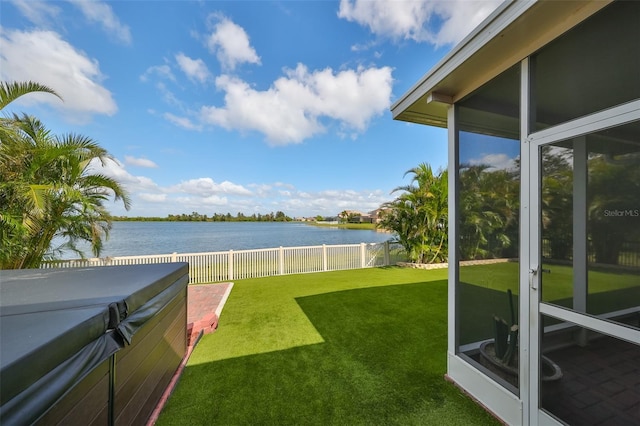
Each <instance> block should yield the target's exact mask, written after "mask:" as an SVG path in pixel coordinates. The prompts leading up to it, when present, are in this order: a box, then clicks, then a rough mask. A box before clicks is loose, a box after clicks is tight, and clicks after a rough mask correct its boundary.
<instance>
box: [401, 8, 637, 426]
mask: <svg viewBox="0 0 640 426" xmlns="http://www.w3.org/2000/svg"><path fill="white" fill-rule="evenodd" d="M391 111H392V114H393V118H394V119H396V120H402V121H408V122H413V123H419V124H424V125H428V126H438V127H445V128H447V129H448V145H449V164H448V170H449V171H450V173H449V253H450V256H451V257H450V259H449V309H448V312H449V317H448V327H449V339H448V342H449V343H448V350H447V358H448V361H447V377H448V378H449V380H451V381H452V382H454V383H455V384H456V385H457V386H459V387H460V388H462V389H464V390H465V391H466V392H467V393H468V394H469V395H471V396H472V397H473V398H475V399H476V400H477V401H479V402H480V403H481V404H482V405H483V406H484V407H486V408H487V409H488V410H490V411H491V412H493V413H494V414H495V415H496V416H497V417H499V418H500V419H501V420H502V421H504V422H505V423H507V424H510V425H560V424H573V425H595V424H598V425H605V424H611V425H623V424H629V425H630V424H636V425H637V424H640V362H639V360H640V320H639V319H640V263H639V261H638V259H640V243H639V241H640V213H639V212H640V2H638V1H613V2H611V1H578V0H576V1H530V0H526V1H520V0H516V1H506V2H505V3H504V4H502V5H501V6H500V7H499V8H498V9H497V10H496V11H495V12H494V13H493V14H491V16H489V17H488V18H487V19H486V20H485V21H484V22H483V23H482V24H480V26H479V27H477V28H476V29H475V30H474V31H473V32H472V33H471V34H470V35H469V36H467V37H466V38H465V39H464V40H463V41H462V42H461V43H460V44H459V45H458V46H457V47H455V48H454V49H453V50H452V51H451V52H450V53H449V54H448V55H447V56H446V57H445V58H444V59H443V60H442V61H441V62H440V63H438V64H437V65H436V66H435V67H434V68H433V69H432V70H431V71H429V72H428V73H427V74H426V75H425V76H424V77H423V78H422V79H420V81H418V82H417V83H416V84H415V85H414V86H413V87H412V88H411V89H410V90H409V91H408V92H407V93H405V94H404V95H403V96H402V97H401V98H400V99H399V100H398V101H397V102H396V103H395V104H394V105H392V107H391ZM513 185H516V188H519V191H511V192H509V191H507V190H506V189H505V188H507V187H511V188H513ZM509 193H511V194H516V195H515V196H508V195H505V194H509ZM496 257H511V258H512V260H515V262H513V261H512V262H505V263H489V259H491V258H496ZM513 258H515V259H513ZM467 260H473V261H474V262H475V263H481V265H478V266H464V267H463V266H461V265H462V262H464V261H467ZM491 262H496V260H495V259H491ZM482 263H484V264H482ZM507 289H509V290H511V291H512V298H511V300H512V301H513V303H514V310H513V312H514V313H513V317H512V314H511V310H510V308H509V296H508V293H507ZM501 318H502V319H503V320H504V322H505V324H504V326H503V325H502V319H501ZM512 324H515V325H516V327H511V328H509V326H511V325H512ZM496 330H497V331H496ZM502 331H504V335H503V334H502ZM425 337H426V338H428V331H426V330H425ZM503 346H504V347H503ZM509 348H511V349H509ZM504 349H506V350H504ZM492 351H493V353H495V352H501V353H502V352H503V356H502V359H501V360H496V357H495V356H494V355H492ZM509 352H510V353H509ZM427 391H428V390H425V392H427Z"/></svg>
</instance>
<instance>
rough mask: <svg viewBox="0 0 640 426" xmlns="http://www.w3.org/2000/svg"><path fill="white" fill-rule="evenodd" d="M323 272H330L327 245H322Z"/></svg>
mask: <svg viewBox="0 0 640 426" xmlns="http://www.w3.org/2000/svg"><path fill="white" fill-rule="evenodd" d="M322 270H323V271H328V270H329V259H328V258H327V245H326V244H323V245H322Z"/></svg>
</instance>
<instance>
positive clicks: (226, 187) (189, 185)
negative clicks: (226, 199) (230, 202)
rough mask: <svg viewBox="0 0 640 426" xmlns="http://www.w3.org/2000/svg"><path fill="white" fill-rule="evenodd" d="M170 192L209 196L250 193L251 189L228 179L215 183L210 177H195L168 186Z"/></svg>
mask: <svg viewBox="0 0 640 426" xmlns="http://www.w3.org/2000/svg"><path fill="white" fill-rule="evenodd" d="M168 190H169V191H170V192H185V193H187V194H193V195H200V196H202V197H210V196H212V195H216V194H233V195H252V193H251V191H249V190H248V189H246V188H245V187H243V186H242V185H236V184H234V183H232V182H229V181H224V182H222V183H216V182H214V181H213V179H211V178H197V179H190V180H187V181H184V182H180V183H179V184H177V185H173V186H171V187H170V188H168Z"/></svg>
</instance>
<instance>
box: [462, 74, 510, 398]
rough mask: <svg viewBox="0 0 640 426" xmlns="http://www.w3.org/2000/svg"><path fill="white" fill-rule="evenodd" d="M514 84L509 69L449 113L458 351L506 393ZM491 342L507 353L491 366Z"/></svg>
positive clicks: (508, 385)
mask: <svg viewBox="0 0 640 426" xmlns="http://www.w3.org/2000/svg"><path fill="white" fill-rule="evenodd" d="M519 82H520V73H519V67H518V66H515V67H513V68H511V69H509V70H507V71H505V72H504V73H503V74H501V75H500V76H498V77H496V78H495V79H494V80H492V81H490V82H489V83H487V84H486V85H485V86H483V87H481V88H480V89H478V90H477V91H476V92H474V93H472V94H471V95H470V96H469V97H468V98H466V99H465V100H463V101H462V102H460V103H459V104H458V105H457V106H456V108H457V110H456V111H457V112H456V123H457V125H458V129H459V132H458V158H459V162H458V170H457V189H458V203H457V214H458V221H457V222H458V250H457V253H456V254H457V259H458V260H459V261H461V263H460V264H459V268H458V273H459V282H458V283H457V306H456V315H457V324H458V326H457V330H458V333H457V341H458V345H459V346H458V352H459V353H461V354H464V355H465V356H467V359H468V360H469V361H470V362H472V363H473V364H475V365H476V366H478V368H480V369H481V370H482V371H484V372H485V373H486V374H488V375H489V376H490V377H492V378H494V379H495V380H496V381H497V382H498V383H501V384H502V385H503V386H505V387H506V388H507V389H509V390H511V391H512V392H514V393H517V392H518V389H517V387H518V385H519V379H518V359H517V352H518V351H517V344H518V332H517V327H516V330H515V331H512V330H510V329H511V327H512V326H513V325H517V322H518V304H519V300H518V299H519V296H518V288H519V285H518V283H519V264H518V262H517V257H518V255H519V214H520V213H519V211H520V210H519V209H520V135H519V129H520V125H519V110H520V106H519V94H520V91H519V87H520V83H519ZM468 262H471V263H473V265H472V266H470V265H469V263H468ZM508 291H511V293H509V292H508ZM512 306H513V310H512V309H511V307H512ZM503 320H504V325H502V323H503ZM497 323H499V325H498V327H499V328H500V329H501V332H500V336H499V337H498V336H497V333H496V324H497ZM504 328H506V334H502V331H504ZM496 341H497V342H500V343H505V344H506V345H507V347H509V346H510V345H511V343H509V342H513V344H512V348H511V352H510V353H509V352H506V353H504V352H503V351H502V350H500V348H498V349H499V350H498V352H500V353H501V357H503V358H504V359H505V360H506V361H505V362H503V363H502V364H503V365H499V366H496V365H494V364H493V363H492V362H491V361H490V358H488V357H487V356H484V355H482V354H485V355H486V354H489V355H491V351H493V353H494V354H495V352H496V346H497V345H496V343H495V342H496ZM491 345H493V346H491ZM492 347H493V349H491V348H492ZM505 366H506V368H503V367H505Z"/></svg>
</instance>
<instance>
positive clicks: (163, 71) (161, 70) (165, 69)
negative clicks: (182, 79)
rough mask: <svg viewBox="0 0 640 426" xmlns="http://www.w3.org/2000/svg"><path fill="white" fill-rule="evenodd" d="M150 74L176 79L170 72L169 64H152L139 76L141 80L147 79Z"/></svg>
mask: <svg viewBox="0 0 640 426" xmlns="http://www.w3.org/2000/svg"><path fill="white" fill-rule="evenodd" d="M152 75H158V76H160V77H161V78H164V79H167V80H171V81H176V78H175V76H174V75H173V73H172V72H171V67H169V65H166V64H165V65H154V66H152V67H149V68H147V70H146V71H145V72H144V74H142V75H141V76H140V80H141V81H144V82H146V81H148V80H149V77H150V76H152Z"/></svg>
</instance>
